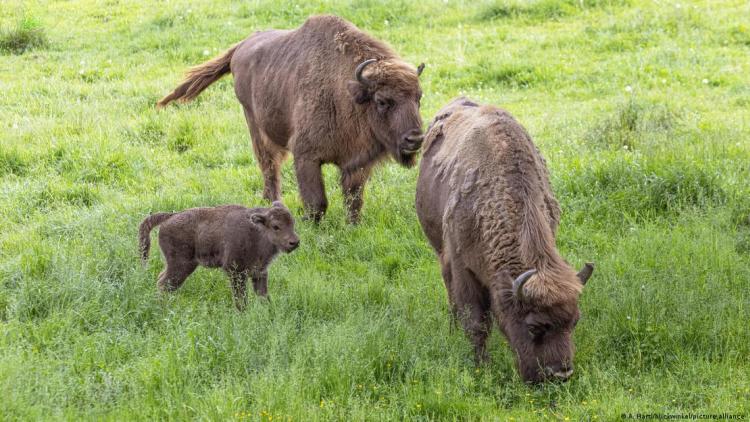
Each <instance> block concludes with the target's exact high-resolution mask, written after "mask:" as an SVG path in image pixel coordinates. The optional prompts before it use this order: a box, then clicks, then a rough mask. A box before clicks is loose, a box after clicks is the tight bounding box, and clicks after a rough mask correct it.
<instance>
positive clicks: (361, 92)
mask: <svg viewBox="0 0 750 422" xmlns="http://www.w3.org/2000/svg"><path fill="white" fill-rule="evenodd" d="M346 89H347V90H349V95H351V96H352V99H354V102H355V103H357V104H364V103H366V102H368V101H369V100H370V92H369V91H368V90H367V87H365V86H364V85H362V84H361V83H359V82H357V81H349V82H348V83H347V84H346Z"/></svg>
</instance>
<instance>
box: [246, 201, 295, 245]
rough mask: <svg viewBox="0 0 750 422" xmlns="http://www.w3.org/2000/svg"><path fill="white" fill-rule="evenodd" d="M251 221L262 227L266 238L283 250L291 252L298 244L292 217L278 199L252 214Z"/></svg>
mask: <svg viewBox="0 0 750 422" xmlns="http://www.w3.org/2000/svg"><path fill="white" fill-rule="evenodd" d="M250 218H251V220H252V221H253V223H255V224H257V225H258V226H260V227H262V229H263V231H264V232H265V234H266V237H267V238H268V240H269V241H270V242H271V243H273V244H274V246H276V247H277V248H279V249H281V250H282V251H284V252H287V253H289V252H291V251H293V250H295V249H297V246H299V236H297V233H295V232H294V217H292V214H291V213H290V212H289V210H288V209H287V208H286V207H285V206H284V204H282V203H281V202H279V201H274V203H273V206H272V207H271V208H267V209H265V210H264V211H262V212H258V213H255V214H253V215H252V216H251V217H250Z"/></svg>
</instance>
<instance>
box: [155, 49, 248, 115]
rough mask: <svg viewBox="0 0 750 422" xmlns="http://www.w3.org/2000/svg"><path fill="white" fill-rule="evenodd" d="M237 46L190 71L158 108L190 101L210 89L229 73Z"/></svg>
mask: <svg viewBox="0 0 750 422" xmlns="http://www.w3.org/2000/svg"><path fill="white" fill-rule="evenodd" d="M237 46H239V44H237V45H235V46H233V47H232V48H230V49H229V50H227V51H226V52H225V53H224V54H223V55H221V56H219V57H216V58H214V59H212V60H209V61H207V62H205V63H203V64H201V65H198V66H195V67H194V68H192V69H190V70H189V71H188V72H187V76H186V77H185V80H184V81H183V82H182V83H181V84H180V86H178V87H177V88H175V90H174V91H172V93H171V94H169V95H167V96H166V97H164V98H162V99H161V100H159V102H157V103H156V107H157V108H162V107H164V106H166V105H167V104H169V103H171V102H172V101H175V100H180V101H182V102H186V101H190V100H192V99H193V98H195V97H197V96H198V94H200V93H201V92H203V90H204V89H206V88H208V86H209V85H211V84H212V83H214V82H216V81H217V80H219V79H220V78H221V77H222V76H224V75H225V74H227V73H229V71H230V68H229V64H230V63H231V61H232V56H233V55H234V51H235V50H236V49H237Z"/></svg>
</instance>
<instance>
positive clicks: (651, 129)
mask: <svg viewBox="0 0 750 422" xmlns="http://www.w3.org/2000/svg"><path fill="white" fill-rule="evenodd" d="M679 117H680V116H679V113H677V112H675V111H673V110H672V109H671V108H670V107H668V106H667V105H665V104H651V103H646V102H642V101H638V100H636V99H635V98H634V97H631V98H630V99H629V100H627V101H626V102H625V103H624V104H620V105H619V106H618V107H617V108H616V109H615V111H614V112H613V113H612V115H611V116H610V117H609V118H607V119H605V120H604V121H603V122H602V123H600V124H598V125H597V126H596V127H594V128H593V129H592V130H591V131H590V132H589V133H588V135H587V136H586V138H587V140H588V142H590V143H592V144H593V145H599V146H602V147H607V148H612V149H625V150H629V151H634V150H635V149H637V148H639V147H641V146H642V145H643V144H644V143H646V142H650V141H651V140H653V139H654V138H656V137H659V140H660V141H661V140H664V139H665V138H664V135H669V134H671V133H672V131H673V130H674V129H675V127H676V126H677V125H678V123H679ZM666 140H667V142H669V141H670V139H666Z"/></svg>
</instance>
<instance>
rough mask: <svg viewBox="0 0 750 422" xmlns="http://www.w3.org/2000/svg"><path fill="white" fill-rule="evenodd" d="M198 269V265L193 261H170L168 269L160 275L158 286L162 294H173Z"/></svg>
mask: <svg viewBox="0 0 750 422" xmlns="http://www.w3.org/2000/svg"><path fill="white" fill-rule="evenodd" d="M197 267H198V264H197V263H195V262H193V261H176V260H175V261H169V262H167V268H166V269H164V271H162V272H161V274H159V279H158V281H157V282H156V285H157V287H158V288H159V290H160V291H162V292H173V291H175V290H177V289H179V288H180V286H182V283H184V282H185V280H186V279H187V278H188V277H189V276H190V274H192V273H193V271H195V269H196V268H197Z"/></svg>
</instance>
